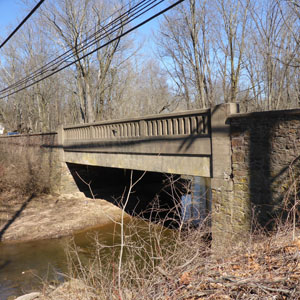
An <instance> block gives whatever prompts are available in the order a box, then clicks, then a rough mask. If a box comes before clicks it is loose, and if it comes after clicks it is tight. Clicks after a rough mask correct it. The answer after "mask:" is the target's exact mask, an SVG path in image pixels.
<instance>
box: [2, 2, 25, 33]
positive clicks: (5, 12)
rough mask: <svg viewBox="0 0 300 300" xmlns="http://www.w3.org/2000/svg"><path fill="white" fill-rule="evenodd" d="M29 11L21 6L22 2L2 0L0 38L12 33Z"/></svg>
mask: <svg viewBox="0 0 300 300" xmlns="http://www.w3.org/2000/svg"><path fill="white" fill-rule="evenodd" d="M26 14H27V11H26V10H25V9H24V8H23V7H22V5H21V4H20V0H0V36H1V37H2V38H4V37H6V36H7V35H8V33H9V27H11V28H10V31H12V30H13V29H14V28H15V27H17V26H18V24H19V22H20V21H21V19H22V18H24V17H25V16H26Z"/></svg>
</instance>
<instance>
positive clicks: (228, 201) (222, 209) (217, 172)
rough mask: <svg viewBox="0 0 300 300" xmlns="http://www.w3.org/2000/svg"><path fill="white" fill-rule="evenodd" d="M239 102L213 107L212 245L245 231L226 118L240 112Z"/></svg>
mask: <svg viewBox="0 0 300 300" xmlns="http://www.w3.org/2000/svg"><path fill="white" fill-rule="evenodd" d="M238 110H239V108H238V104H235V103H225V104H220V105H217V106H215V107H214V108H212V109H211V143H212V144H211V146H212V160H211V162H212V166H211V173H212V179H211V192H212V229H211V230H212V239H213V247H214V248H215V249H219V248H220V247H221V248H223V247H224V249H225V248H226V246H227V245H228V243H231V242H233V241H236V240H237V238H238V239H240V238H241V235H242V234H244V233H245V230H244V228H241V226H240V224H239V222H238V218H237V213H236V212H237V207H236V203H235V201H234V190H233V179H232V164H231V139H230V125H229V124H226V120H227V118H228V116H229V115H230V114H234V113H237V112H238Z"/></svg>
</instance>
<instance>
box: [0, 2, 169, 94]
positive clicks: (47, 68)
mask: <svg viewBox="0 0 300 300" xmlns="http://www.w3.org/2000/svg"><path fill="white" fill-rule="evenodd" d="M155 1H157V0H143V1H141V2H140V3H139V4H138V5H136V6H135V7H133V8H131V9H130V10H129V11H133V12H134V11H135V10H136V9H139V6H140V5H144V3H146V4H147V3H154V2H155ZM163 1H164V0H163ZM160 2H162V1H160ZM160 2H159V3H160ZM148 6H149V4H148V5H146V6H145V7H148ZM152 8H153V7H152ZM140 11H141V9H139V12H140ZM123 16H127V12H125V13H123V14H122V15H121V16H119V17H118V18H117V19H115V20H113V21H111V22H110V23H108V24H106V25H105V26H102V27H101V29H100V30H98V31H96V32H94V33H93V34H92V35H90V36H88V37H87V38H86V39H85V40H84V41H82V42H81V43H80V44H81V45H82V46H81V47H79V48H77V46H74V47H72V48H71V49H69V50H67V51H65V52H64V53H62V54H61V55H60V56H58V57H57V58H55V59H54V60H52V61H50V62H48V63H47V64H46V65H44V66H42V67H41V68H39V69H37V70H35V71H34V72H32V73H30V74H28V75H27V76H26V77H24V78H23V79H21V80H19V81H17V82H16V83H14V84H12V85H10V86H8V87H6V88H5V89H3V90H1V91H0V94H1V93H4V92H5V91H7V90H10V89H12V88H17V87H18V86H20V85H22V84H24V83H25V82H28V81H30V80H33V79H35V78H36V77H39V76H41V75H43V74H44V73H46V72H48V71H54V70H55V69H56V68H57V67H58V66H59V65H61V64H63V63H64V62H66V61H68V60H70V59H71V58H72V57H74V56H76V55H77V54H78V53H80V52H82V51H84V50H85V49H87V48H89V47H90V46H92V45H94V44H95V43H97V42H99V40H100V38H101V37H102V39H104V38H106V37H107V36H109V35H111V34H112V33H114V32H115V31H117V30H119V29H120V28H121V27H122V26H124V23H122V25H121V26H119V27H118V28H115V26H116V25H114V23H117V24H118V21H120V20H121V18H122V17H123ZM135 18H136V17H135ZM127 21H128V18H127ZM131 21H132V20H131ZM127 23H128V22H127ZM127 23H126V24H127ZM126 24H125V25H126ZM110 26H112V27H111V29H110V30H109V32H108V31H106V29H107V28H109V27H110ZM101 31H105V32H106V33H105V36H103V35H102V36H97V34H99V33H100V32H101ZM95 36H96V38H94V39H92V40H91V41H89V40H90V39H91V38H93V37H95ZM74 50H76V52H75V53H74V52H73V51H74ZM68 53H69V54H68ZM66 55H67V56H66Z"/></svg>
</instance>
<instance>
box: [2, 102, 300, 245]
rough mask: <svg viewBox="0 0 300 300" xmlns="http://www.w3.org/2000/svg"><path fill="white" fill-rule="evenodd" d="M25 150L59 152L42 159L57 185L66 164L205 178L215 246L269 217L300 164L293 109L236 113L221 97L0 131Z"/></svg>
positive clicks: (7, 143)
mask: <svg viewBox="0 0 300 300" xmlns="http://www.w3.org/2000/svg"><path fill="white" fill-rule="evenodd" d="M21 148H22V149H23V150H22V151H23V152H22V151H21V150H20V149H21ZM18 149H19V150H18ZM26 149H30V150H26ZM33 149H37V151H40V152H41V151H43V153H44V154H45V153H48V154H49V153H50V152H51V153H52V154H51V155H52V156H53V155H54V156H55V157H56V158H59V160H58V162H59V163H54V162H55V161H57V160H55V159H53V158H51V159H50V158H49V159H46V160H45V159H43V161H45V163H46V164H47V163H48V164H49V165H50V166H51V167H53V166H55V168H56V170H58V171H56V172H52V173H51V174H55V175H54V177H55V180H56V181H57V180H58V179H59V178H60V182H58V184H57V186H58V187H59V188H60V190H61V192H66V190H67V186H68V189H69V187H70V186H72V184H71V185H70V183H71V182H72V181H73V178H72V177H71V176H70V173H69V171H68V169H67V167H66V163H72V164H81V165H93V166H102V167H113V168H121V169H134V170H145V171H154V172H162V173H172V174H184V175H192V176H200V177H202V178H207V179H208V180H209V182H210V189H211V194H212V199H211V201H212V212H211V215H212V217H211V218H212V234H213V240H214V242H215V244H221V245H222V244H224V243H226V242H228V241H230V240H239V239H241V238H247V235H248V234H249V232H250V231H251V228H253V227H252V226H253V223H251V222H252V221H253V220H254V219H255V220H256V221H257V222H259V223H261V224H262V225H266V224H270V219H271V218H273V217H274V216H275V215H278V212H279V209H281V208H282V207H283V205H282V203H283V199H284V201H285V204H287V203H288V201H287V199H288V197H287V196H286V195H290V196H291V195H292V194H291V191H290V190H289V189H290V186H291V184H292V178H291V175H290V174H291V170H294V172H298V171H299V170H298V169H299V167H300V166H299V160H300V159H299V157H300V156H299V155H300V152H299V150H298V149H300V111H299V110H297V109H296V110H285V111H269V112H257V113H249V114H239V113H238V107H237V105H236V104H221V105H218V106H216V107H214V108H212V109H205V110H194V111H186V112H180V113H172V114H164V115H154V116H147V117H143V118H132V119H124V120H116V121H105V122H99V123H93V124H81V125H74V126H65V127H61V128H60V129H59V130H58V132H57V133H49V134H42V135H21V136H10V137H2V138H0V152H3V153H5V151H6V152H10V153H12V152H13V153H15V155H17V153H19V152H20V153H21V155H24V153H25V152H26V151H31V152H32V150H33ZM22 153H23V154H22ZM26 153H27V152H26ZM0 154H1V153H0ZM44 154H43V155H44ZM48 154H47V155H48ZM1 155H2V154H1ZM43 155H41V157H44V156H45V155H44V156H43ZM47 157H48V156H47ZM58 166H60V167H58ZM49 180H50V179H49ZM73 186H74V187H75V185H74V181H73ZM68 192H70V190H68ZM297 195H298V194H297ZM297 195H294V196H297ZM288 207H289V206H288V205H286V206H285V208H288ZM281 211H282V210H281Z"/></svg>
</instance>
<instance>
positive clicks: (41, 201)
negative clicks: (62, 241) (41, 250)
mask: <svg viewBox="0 0 300 300" xmlns="http://www.w3.org/2000/svg"><path fill="white" fill-rule="evenodd" d="M128 217H129V216H128V215H126V218H128ZM120 218H121V209H119V208H118V207H116V206H115V205H113V204H111V203H109V202H107V201H105V200H102V199H90V198H86V197H85V196H84V195H83V194H82V193H77V194H72V195H56V196H52V195H41V196H34V195H33V196H30V197H24V196H23V197H22V196H18V195H16V194H15V193H14V192H10V193H2V194H0V241H1V242H12V241H14V242H17V241H18V242H19V241H30V240H39V239H48V238H58V237H61V236H67V235H71V234H73V233H76V232H79V231H82V230H85V229H89V228H91V227H95V226H101V225H105V224H108V223H110V222H112V221H114V220H120Z"/></svg>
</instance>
